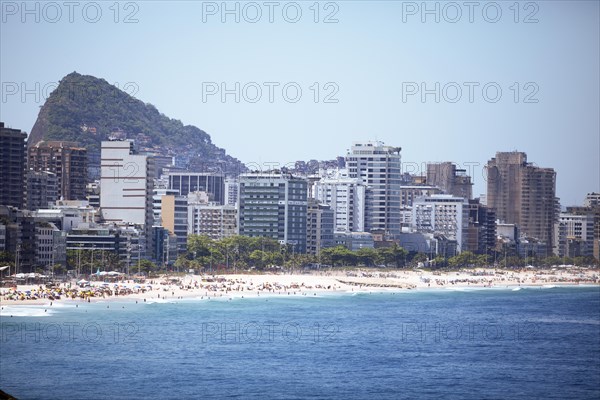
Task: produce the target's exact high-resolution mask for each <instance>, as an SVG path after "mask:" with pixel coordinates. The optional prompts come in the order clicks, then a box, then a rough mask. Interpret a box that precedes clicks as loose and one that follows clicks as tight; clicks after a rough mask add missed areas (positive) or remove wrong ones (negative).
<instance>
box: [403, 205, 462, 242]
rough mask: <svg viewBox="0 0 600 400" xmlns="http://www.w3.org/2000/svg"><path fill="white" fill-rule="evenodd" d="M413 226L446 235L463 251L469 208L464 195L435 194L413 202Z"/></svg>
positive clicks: (419, 230)
mask: <svg viewBox="0 0 600 400" xmlns="http://www.w3.org/2000/svg"><path fill="white" fill-rule="evenodd" d="M412 219H413V228H414V229H415V231H417V232H419V233H433V234H439V235H444V236H445V237H446V238H447V239H450V240H455V241H456V242H457V250H458V252H461V251H462V249H463V247H464V245H465V244H466V241H467V240H466V239H467V228H468V224H469V209H468V207H467V204H465V199H464V198H462V197H454V196H452V195H448V194H435V195H432V196H431V197H421V198H419V199H417V200H415V201H414V202H413V218H412Z"/></svg>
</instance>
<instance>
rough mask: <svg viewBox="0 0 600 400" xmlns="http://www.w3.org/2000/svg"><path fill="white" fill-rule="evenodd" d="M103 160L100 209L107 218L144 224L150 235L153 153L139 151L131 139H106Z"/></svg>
mask: <svg viewBox="0 0 600 400" xmlns="http://www.w3.org/2000/svg"><path fill="white" fill-rule="evenodd" d="M101 162H102V164H101V167H100V173H101V176H100V209H101V210H102V216H103V218H104V220H105V221H107V222H114V223H130V224H136V225H140V226H143V227H144V230H145V234H146V236H145V238H146V239H149V238H151V233H152V232H151V229H152V225H153V222H154V215H153V212H152V193H153V185H154V181H153V177H154V164H153V159H152V157H151V156H147V155H143V154H137V152H136V151H135V149H134V143H133V141H131V140H125V141H103V142H102V149H101ZM151 242H152V241H151V240H147V241H146V243H147V246H149V247H148V248H147V250H148V254H150V253H151V251H152V247H151V246H152V243H151Z"/></svg>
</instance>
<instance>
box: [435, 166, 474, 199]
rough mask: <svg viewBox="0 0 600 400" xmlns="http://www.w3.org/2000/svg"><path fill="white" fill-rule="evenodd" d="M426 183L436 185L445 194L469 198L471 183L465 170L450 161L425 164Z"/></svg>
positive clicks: (470, 196)
mask: <svg viewBox="0 0 600 400" xmlns="http://www.w3.org/2000/svg"><path fill="white" fill-rule="evenodd" d="M427 184H428V185H432V186H437V187H439V188H440V189H442V190H443V191H444V193H446V194H451V195H453V196H457V197H462V198H465V199H470V198H472V197H473V183H472V182H471V177H470V176H468V175H467V173H466V170H464V169H458V168H456V165H455V164H454V163H451V162H441V163H431V164H427Z"/></svg>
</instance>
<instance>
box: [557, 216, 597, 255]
mask: <svg viewBox="0 0 600 400" xmlns="http://www.w3.org/2000/svg"><path fill="white" fill-rule="evenodd" d="M554 235H555V237H554V254H555V255H557V256H559V257H564V256H567V257H586V256H588V257H589V256H592V255H593V251H594V213H593V211H592V209H591V208H590V207H567V212H561V213H560V214H559V216H558V221H557V222H556V224H555V226H554Z"/></svg>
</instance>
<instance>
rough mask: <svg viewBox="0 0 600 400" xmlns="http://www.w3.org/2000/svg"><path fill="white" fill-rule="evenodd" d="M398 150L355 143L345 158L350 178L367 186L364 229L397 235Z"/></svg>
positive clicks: (399, 228) (396, 148) (399, 221)
mask: <svg viewBox="0 0 600 400" xmlns="http://www.w3.org/2000/svg"><path fill="white" fill-rule="evenodd" d="M400 151H401V148H400V147H392V146H386V145H384V143H382V142H355V143H353V144H352V147H351V149H350V152H349V153H348V155H347V156H346V165H347V167H348V175H349V177H350V178H359V179H360V180H361V182H362V183H363V184H364V185H366V186H368V187H369V191H368V192H367V200H366V209H365V230H366V231H367V232H376V231H377V232H385V233H387V234H392V235H394V234H399V233H400V231H401V219H400V208H401V207H400V185H401V183H402V174H401V171H402V166H401V157H400Z"/></svg>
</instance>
